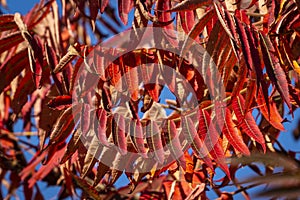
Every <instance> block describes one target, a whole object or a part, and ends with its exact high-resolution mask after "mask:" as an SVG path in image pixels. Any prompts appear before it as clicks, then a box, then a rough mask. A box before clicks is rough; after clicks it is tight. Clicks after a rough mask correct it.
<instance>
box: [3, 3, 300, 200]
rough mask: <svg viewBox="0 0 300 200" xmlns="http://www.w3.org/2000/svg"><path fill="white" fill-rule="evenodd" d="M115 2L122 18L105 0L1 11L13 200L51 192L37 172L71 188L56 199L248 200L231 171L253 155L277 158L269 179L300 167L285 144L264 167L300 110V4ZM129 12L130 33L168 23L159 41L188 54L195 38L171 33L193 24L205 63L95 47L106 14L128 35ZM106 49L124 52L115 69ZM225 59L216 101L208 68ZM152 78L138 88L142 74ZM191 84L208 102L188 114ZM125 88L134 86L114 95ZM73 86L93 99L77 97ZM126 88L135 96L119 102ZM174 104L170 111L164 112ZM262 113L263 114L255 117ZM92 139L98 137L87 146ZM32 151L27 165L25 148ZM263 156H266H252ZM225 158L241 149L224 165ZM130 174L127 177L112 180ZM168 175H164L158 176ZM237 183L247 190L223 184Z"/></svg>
mask: <svg viewBox="0 0 300 200" xmlns="http://www.w3.org/2000/svg"><path fill="white" fill-rule="evenodd" d="M117 7H118V11H119V12H118V14H119V18H120V19H121V22H122V23H123V24H121V23H120V22H119V20H118V18H117V16H115V15H117V13H115V10H114V8H113V7H112V6H111V5H110V4H109V1H107V0H105V1H98V0H87V1H79V0H70V1H67V0H62V1H61V7H59V6H58V5H57V2H56V1H54V0H51V1H47V2H43V1H42V2H41V3H40V4H39V5H36V6H35V7H34V8H33V9H32V10H31V11H30V12H29V13H28V14H26V15H25V16H21V15H20V14H18V13H16V14H14V15H10V14H8V15H2V16H0V33H1V35H0V36H1V37H0V74H1V77H2V78H1V79H0V94H1V96H0V98H1V99H0V101H1V103H0V105H1V106H0V122H1V123H0V131H1V134H0V159H1V160H0V165H1V166H0V167H1V176H0V177H1V179H0V180H2V182H3V181H5V179H4V177H5V176H6V174H8V173H9V174H10V184H6V185H9V186H8V189H7V190H8V196H10V195H12V194H14V192H15V190H16V189H17V188H18V187H20V186H23V187H24V195H25V197H26V198H27V199H31V197H32V196H33V195H35V198H41V197H42V194H41V192H40V190H39V187H38V184H37V181H39V180H43V181H46V182H47V183H48V184H56V185H61V186H62V187H61V191H60V198H64V197H68V196H73V197H74V196H75V195H76V192H75V191H76V188H81V189H82V191H83V192H82V194H81V197H82V198H85V197H91V198H94V199H102V198H107V199H109V198H116V197H128V198H134V197H137V195H139V198H141V199H143V198H144V199H146V198H150V197H151V198H156V199H161V198H172V197H173V198H180V199H181V198H187V199H193V198H196V197H203V198H205V197H206V191H207V189H206V188H208V187H211V189H213V190H214V191H215V192H216V194H217V195H218V196H219V197H220V198H223V199H226V198H232V196H233V195H234V194H237V193H238V192H242V193H243V194H244V195H245V197H246V198H249V196H248V194H247V192H246V190H247V188H243V187H241V185H240V184H239V183H238V182H237V181H236V178H238V177H235V173H236V172H237V171H238V170H239V169H240V168H241V167H243V166H244V165H247V166H249V167H250V168H251V169H253V170H254V171H255V172H257V173H258V174H259V175H263V173H262V172H261V171H260V170H259V168H258V167H257V166H256V165H254V164H253V162H260V161H261V162H263V163H264V164H265V166H267V167H266V171H267V173H268V177H267V178H268V179H266V180H267V181H266V182H268V183H270V182H272V180H273V179H272V178H273V177H275V180H278V179H281V178H282V177H283V176H285V175H286V177H290V176H291V175H294V174H296V175H295V177H299V170H300V169H299V163H298V162H297V161H295V160H296V157H295V156H291V155H290V154H288V153H286V154H283V155H288V156H289V157H290V158H289V159H286V158H283V160H284V161H283V162H282V166H283V167H284V173H282V174H279V175H276V174H275V175H274V174H273V172H274V168H272V167H274V163H266V161H267V160H268V158H269V157H268V156H269V154H270V152H276V151H281V152H282V150H280V149H279V150H277V149H275V148H274V147H273V144H274V142H276V138H277V136H278V135H279V133H280V131H282V130H284V127H283V125H282V123H283V122H284V116H283V113H284V106H283V105H286V106H287V108H288V111H289V113H290V114H293V111H294V110H295V109H296V108H297V107H298V106H299V105H300V96H299V94H300V91H299V76H300V67H299V56H300V52H299V51H298V49H299V44H300V43H299V41H300V40H299V37H300V29H299V25H298V24H299V16H300V12H299V10H300V2H299V1H297V0H295V1H286V0H281V1H280V2H279V1H275V0H272V1H267V2H265V1H262V0H252V1H249V2H248V1H243V0H242V1H238V2H231V1H227V0H225V1H212V0H203V1H195V0H184V1H182V2H172V1H170V0H157V1H139V0H136V1H134V0H129V1H125V0H119V1H118V4H117ZM59 9H61V10H62V12H61V13H62V14H59ZM99 11H100V12H101V15H100V14H99V13H98V12H99ZM131 11H132V12H133V15H134V16H133V17H134V19H133V22H132V27H131V29H132V30H133V31H132V37H133V38H134V40H133V41H140V40H141V38H142V37H143V34H144V32H143V31H141V30H143V29H142V28H145V27H147V26H153V27H160V28H161V30H162V35H163V36H164V37H163V38H160V39H158V40H156V41H155V46H156V47H161V46H163V44H164V43H166V42H168V43H170V44H171V45H172V48H174V49H176V48H178V47H179V46H181V45H179V44H183V47H182V48H181V49H178V51H179V52H181V54H182V55H185V54H188V53H189V51H190V49H192V48H193V44H191V43H190V42H189V40H186V37H182V38H181V37H179V36H178V37H174V32H173V31H178V32H184V33H185V34H186V35H188V38H190V39H193V40H194V41H196V42H197V43H198V44H201V45H202V46H203V47H204V48H205V50H206V52H205V53H204V54H203V55H202V54H201V53H199V54H196V56H198V57H197V59H195V60H197V61H199V62H201V63H202V61H207V62H205V65H202V64H201V63H189V62H188V61H187V60H184V59H182V58H181V57H179V56H178V55H176V54H174V53H170V52H168V51H167V50H162V49H158V48H150V49H136V50H134V51H130V52H128V53H126V54H122V51H123V50H124V49H109V48H108V49H102V48H97V47H93V46H90V45H91V40H92V39H93V38H94V37H95V36H97V37H98V41H99V42H100V41H101V40H103V39H105V37H106V36H107V35H105V33H103V32H102V30H101V29H100V25H99V22H100V23H101V24H102V27H103V26H105V27H106V29H107V30H110V31H111V32H112V33H118V32H119V30H120V29H121V28H122V27H123V26H124V25H126V24H127V23H128V16H129V13H130V12H131ZM173 16H175V18H176V20H174V19H173V18H172V17H173ZM107 17H109V18H110V21H113V25H112V24H111V23H110V22H107V20H105V19H107ZM90 28H91V30H93V33H91V31H88V30H89V29H90ZM131 45H133V46H134V45H136V44H131ZM125 46H126V45H125ZM88 53H90V55H89V56H86V55H88ZM103 55H105V56H106V57H107V55H111V56H113V57H117V59H116V60H114V61H113V62H111V63H109V64H108V67H106V63H105V59H104V56H103ZM208 55H209V58H208ZM95 57H96V59H94V58H95ZM90 58H92V61H93V62H94V63H90V62H89V61H90ZM153 63H154V64H156V65H148V64H153ZM136 66H141V67H139V68H137V67H136ZM164 66H169V67H171V68H173V69H174V71H177V72H179V73H180V74H181V75H182V76H183V77H184V78H185V79H186V80H185V81H179V80H178V79H177V78H176V74H175V73H174V74H172V72H170V73H169V74H168V76H167V77H166V74H165V73H164V72H165V71H166V70H167V69H165V68H164ZM215 66H216V67H217V70H218V71H219V73H220V74H221V77H220V79H221V80H220V79H217V81H221V82H222V84H223V85H224V90H225V91H224V92H225V93H226V96H225V97H224V99H219V98H217V97H218V92H217V91H215V86H216V84H219V83H215V80H213V78H214V77H211V76H209V74H213V71H214V70H215V69H214V67H215ZM199 72H202V74H208V76H205V77H203V76H201V74H200V73H199ZM170 74H171V75H170ZM122 77H123V78H122ZM86 80H88V81H86ZM162 81H165V82H163V83H165V84H166V85H167V86H168V88H169V90H170V91H171V92H172V93H173V94H174V95H175V97H176V101H175V102H172V101H168V103H169V105H168V106H165V105H162V104H161V103H160V101H159V99H160V97H161V94H162V91H163V90H162V89H163V88H162V86H161V82H162ZM149 82H151V84H145V85H143V88H142V89H141V88H140V83H149ZM91 83H92V84H91ZM78 85H79V86H80V87H79V86H78ZM187 85H190V86H191V87H192V89H193V90H194V92H195V93H196V98H197V102H198V103H199V104H200V106H197V107H195V108H194V109H190V110H182V109H181V108H180V105H179V101H180V100H182V99H188V98H186V97H188V96H189V93H188V91H187V90H185V89H184V88H188V86H187ZM117 86H118V87H121V88H122V89H124V88H125V89H127V92H128V93H129V94H130V95H128V94H127V93H125V92H121V93H117V94H116V91H115V89H114V88H116V87H117ZM295 86H296V87H295ZM74 92H75V93H78V94H80V98H82V99H84V100H85V102H84V103H82V102H80V101H76V99H75V100H74V99H72V94H74ZM126 95H127V96H130V98H128V102H126V103H124V102H123V103H122V102H121V103H116V102H117V100H118V99H122V98H124V97H123V96H126ZM211 97H214V98H211ZM140 104H142V108H141V109H140V108H139V105H140ZM187 104H189V102H187ZM91 105H93V106H94V107H93V106H91ZM164 106H165V107H168V108H171V109H173V110H174V111H173V112H172V113H171V114H170V115H168V116H167V115H166V114H165V111H164ZM116 107H118V108H116ZM214 107H221V108H223V109H213V108H214ZM254 109H255V110H256V111H257V112H258V113H259V115H260V116H261V118H262V119H261V120H260V122H259V124H258V123H256V121H255V119H254V117H253V115H252V111H253V110H254ZM141 112H143V116H142V117H141V116H140V113H141ZM125 116H126V117H127V118H125ZM19 118H20V119H21V120H22V121H23V130H22V132H21V133H16V132H14V130H13V127H14V125H15V124H16V123H17V121H18V119H19ZM195 121H196V122H197V123H195V124H194V123H193V122H195ZM94 122H98V123H94ZM78 124H79V126H78ZM223 124H224V125H223ZM179 127H181V128H179ZM221 127H223V128H221ZM33 128H36V130H37V131H36V132H32V129H33ZM124 130H128V131H124ZM127 132H128V133H127ZM34 133H36V136H38V138H39V144H38V145H37V146H35V145H33V144H31V143H29V142H27V141H26V140H23V138H22V137H20V136H24V135H26V136H27V137H35V136H34ZM129 133H130V134H129ZM157 133H158V134H157ZM82 137H87V138H89V141H90V143H89V145H88V146H89V147H88V148H87V145H86V144H85V141H84V140H83V139H82ZM99 141H100V142H101V143H99ZM111 144H115V146H118V147H119V148H111ZM163 147H164V148H163ZM189 149H191V151H189ZM32 150H34V155H33V156H32V159H31V160H30V161H27V160H26V159H25V156H24V153H25V152H26V151H28V152H31V151H32ZM128 152H129V153H128ZM130 152H134V153H136V154H134V155H136V156H132V155H133V154H130ZM257 152H261V153H266V156H263V155H260V154H259V156H257V157H255V156H252V157H251V156H250V157H249V155H251V154H253V153H257ZM283 153H284V152H283ZM178 155H181V156H178ZM271 155H273V154H271ZM229 157H241V159H237V161H238V162H233V163H231V164H230V165H227V163H226V158H229ZM101 160H105V161H106V162H105V163H102V162H101ZM285 162H287V163H291V164H290V165H287V164H286V163H285ZM40 163H42V164H43V165H42V166H40V165H39V164H40ZM166 163H167V164H166ZM240 163H241V164H240ZM279 165H280V164H279ZM217 167H220V168H221V169H222V170H223V171H224V172H225V175H224V177H223V178H222V180H221V181H222V183H221V184H220V185H217V184H216V182H215V181H214V179H213V178H214V174H215V169H216V168H217ZM128 169H132V170H128ZM145 169H149V170H145ZM123 171H125V175H126V176H127V178H128V180H129V181H130V184H129V186H126V187H124V188H119V189H115V188H114V187H113V185H114V183H115V182H116V181H117V180H118V178H119V177H120V176H121V175H122V173H123ZM145 171H148V172H145ZM165 171H168V175H163V174H162V173H163V172H165ZM276 178H277V179H276ZM230 181H232V182H233V183H234V184H235V185H236V187H237V188H240V189H239V190H237V191H236V192H233V193H227V192H225V191H223V190H222V188H223V187H225V186H227V185H228V183H229V182H230ZM251 181H254V182H256V183H255V184H262V183H264V181H262V180H261V179H253V180H251ZM290 185H292V187H289V188H283V189H289V192H290V190H293V193H292V194H293V195H294V196H297V195H299V192H298V191H297V187H299V180H295V181H292V182H290ZM34 188H35V189H34ZM273 189H274V190H275V189H278V188H276V187H275V188H273ZM271 191H273V190H272V189H271V190H270V191H268V192H269V193H268V192H265V193H264V195H270V194H272V192H271ZM284 194H285V193H284ZM272 195H273V194H272ZM275 195H278V196H280V195H282V193H277V194H275Z"/></svg>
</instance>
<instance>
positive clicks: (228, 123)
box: [215, 102, 250, 155]
mask: <svg viewBox="0 0 300 200" xmlns="http://www.w3.org/2000/svg"><path fill="white" fill-rule="evenodd" d="M221 106H222V104H221V103H220V102H215V107H216V108H220V107H221ZM216 117H217V120H218V126H219V127H222V126H223V130H222V133H223V134H224V135H225V136H226V138H227V139H228V141H229V143H230V144H231V145H232V146H233V147H234V148H235V149H236V150H238V151H239V152H241V153H243V154H245V155H250V151H249V149H248V147H247V145H246V144H245V143H244V142H243V138H242V137H241V136H240V135H239V134H238V132H237V130H236V127H235V124H234V123H233V121H232V115H231V111H230V110H229V109H228V108H227V107H226V108H222V109H216Z"/></svg>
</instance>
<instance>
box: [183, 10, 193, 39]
mask: <svg viewBox="0 0 300 200" xmlns="http://www.w3.org/2000/svg"><path fill="white" fill-rule="evenodd" d="M179 18H180V23H181V26H182V29H183V30H184V32H185V33H186V34H188V33H189V32H190V30H191V29H192V28H193V26H194V23H195V17H194V11H193V10H188V11H182V12H179Z"/></svg>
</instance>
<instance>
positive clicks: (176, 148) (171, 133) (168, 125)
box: [162, 120, 186, 171]
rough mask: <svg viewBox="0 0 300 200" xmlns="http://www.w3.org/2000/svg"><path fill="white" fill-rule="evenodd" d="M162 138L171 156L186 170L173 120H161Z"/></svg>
mask: <svg viewBox="0 0 300 200" xmlns="http://www.w3.org/2000/svg"><path fill="white" fill-rule="evenodd" d="M162 134H163V139H164V141H165V144H166V145H167V147H168V149H169V150H170V153H171V156H172V157H173V158H174V159H176V160H177V162H178V163H179V165H180V166H181V167H182V168H183V170H184V171H185V170H186V163H185V158H184V153H183V152H182V150H181V149H182V148H181V143H180V140H179V133H178V132H177V129H176V125H175V123H174V121H173V120H165V121H164V122H163V130H162Z"/></svg>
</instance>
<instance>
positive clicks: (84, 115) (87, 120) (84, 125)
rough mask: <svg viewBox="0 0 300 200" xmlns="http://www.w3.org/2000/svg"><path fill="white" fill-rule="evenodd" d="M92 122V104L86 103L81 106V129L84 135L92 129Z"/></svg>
mask: <svg viewBox="0 0 300 200" xmlns="http://www.w3.org/2000/svg"><path fill="white" fill-rule="evenodd" d="M90 124H91V106H90V105H89V104H87V103H84V104H83V105H82V107H81V112H80V131H81V133H82V135H84V136H86V134H87V132H88V131H89V129H90Z"/></svg>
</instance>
